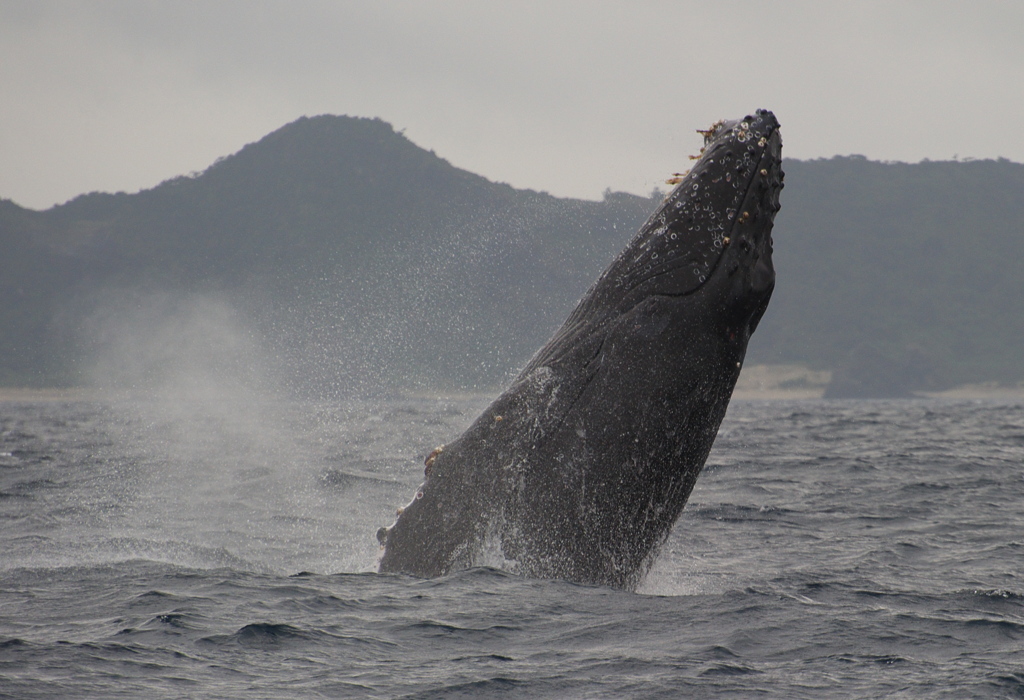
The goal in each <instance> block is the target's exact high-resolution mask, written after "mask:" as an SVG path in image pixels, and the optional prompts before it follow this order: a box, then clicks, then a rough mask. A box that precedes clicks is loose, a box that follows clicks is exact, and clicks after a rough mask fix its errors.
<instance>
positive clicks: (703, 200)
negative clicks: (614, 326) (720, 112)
mask: <svg viewBox="0 0 1024 700" xmlns="http://www.w3.org/2000/svg"><path fill="white" fill-rule="evenodd" d="M701 133H703V134H704V138H705V145H704V148H703V149H702V150H701V155H700V156H699V158H698V160H697V162H696V163H695V164H694V166H693V168H691V170H690V171H689V172H688V173H687V174H686V175H685V176H684V177H681V178H677V179H675V180H673V181H672V182H676V183H677V184H676V186H675V188H674V189H673V190H672V191H671V192H670V193H669V195H668V196H667V197H666V198H665V200H664V202H663V203H662V204H661V206H660V207H659V208H658V210H657V211H655V213H654V214H653V215H651V217H650V219H648V221H647V223H646V224H644V226H643V227H642V228H641V229H640V231H639V232H638V233H637V235H636V236H635V237H634V238H633V240H632V241H630V243H629V245H628V246H627V247H626V249H625V250H624V251H623V252H622V254H621V255H620V256H619V257H618V258H617V259H616V260H615V262H613V263H612V265H611V267H609V268H608V270H607V271H606V272H605V274H604V275H602V278H601V280H599V282H598V284H597V285H595V288H594V289H593V290H592V293H596V294H595V296H596V297H605V298H606V299H608V300H614V304H613V305H614V306H616V307H617V309H616V310H617V311H618V312H619V313H621V312H623V311H625V310H626V309H628V308H631V307H632V306H634V305H635V304H637V303H639V302H640V301H642V300H643V299H644V298H647V297H649V296H652V295H664V296H685V295H689V294H694V293H696V292H698V291H700V290H702V289H704V288H705V287H708V289H707V290H705V291H707V292H708V293H711V294H717V295H719V296H721V297H722V304H723V305H725V306H728V307H729V308H730V309H731V310H732V312H733V313H734V314H736V315H743V316H749V320H748V325H749V331H750V332H753V330H754V328H755V327H756V326H757V322H758V321H759V320H760V318H761V314H763V313H764V309H765V307H766V306H767V304H768V299H769V298H770V296H771V293H772V290H773V288H774V286H775V269H774V267H773V265H772V236H771V232H772V227H773V224H774V218H775V213H776V212H777V211H778V210H779V193H780V191H781V190H782V187H783V176H784V173H783V172H782V137H781V135H780V133H779V123H778V121H777V120H776V119H775V115H774V114H772V113H771V112H769V111H767V110H758V111H757V112H756V113H755V114H753V115H748V116H746V117H744V118H743V119H737V120H735V121H728V122H726V121H722V122H718V123H716V124H714V125H712V126H711V128H709V129H707V130H705V131H701ZM601 287H603V289H601ZM595 301H599V299H595ZM609 310H610V309H609Z"/></svg>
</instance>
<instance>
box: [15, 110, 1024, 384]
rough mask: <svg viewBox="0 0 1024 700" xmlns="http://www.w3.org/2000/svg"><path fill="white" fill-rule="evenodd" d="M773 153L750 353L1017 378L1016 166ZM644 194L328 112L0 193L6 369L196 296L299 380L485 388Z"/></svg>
mask: <svg viewBox="0 0 1024 700" xmlns="http://www.w3.org/2000/svg"><path fill="white" fill-rule="evenodd" d="M784 167H785V170H786V173H787V175H786V189H785V191H784V192H783V196H782V204H783V207H782V211H781V212H780V214H779V216H778V219H777V221H776V232H775V242H776V245H775V249H776V253H775V256H776V257H775V260H776V267H777V270H778V285H777V287H776V291H775V296H774V298H773V301H772V304H771V306H770V307H769V310H768V313H767V314H766V316H765V319H764V320H763V322H762V323H761V325H760V327H759V329H758V332H757V334H756V335H755V337H754V339H753V341H752V343H751V348H750V356H749V361H752V362H769V363H803V364H807V365H810V366H812V367H815V368H821V369H834V370H837V374H836V376H837V380H838V381H839V383H840V384H842V383H843V382H846V389H843V387H842V386H839V387H838V390H840V393H843V392H844V391H845V392H846V393H849V394H856V393H861V394H868V395H878V394H885V393H894V392H895V393H899V392H900V391H907V390H911V389H920V388H938V387H941V386H945V385H949V384H953V383H959V382H967V381H985V380H999V381H1004V382H1016V381H1020V380H1021V379H1024V368H1022V366H1021V361H1020V358H1021V356H1022V351H1024V336H1022V333H1024V331H1022V328H1024V322H1022V321H1024V272H1022V270H1021V266H1020V264H1019V260H1021V259H1022V254H1024V197H1022V194H1024V165H1020V164H1016V163H1010V162H1007V161H974V162H941V163H929V162H924V163H919V164H914V165H910V164H903V163H877V162H871V161H868V160H865V159H863V158H860V157H848V158H833V159H830V160H816V161H792V160H788V161H786V163H785V164H784ZM656 204H657V202H656V201H655V200H653V199H649V198H644V197H635V196H632V195H627V194H615V193H608V194H606V196H605V198H604V200H603V201H601V202H590V201H582V200H567V199H559V198H556V197H552V196H550V195H547V194H545V193H538V192H533V191H530V190H517V189H514V188H512V187H510V186H508V185H504V184H498V183H493V182H490V181H488V180H486V179H485V178H482V177H480V176H477V175H474V174H472V173H469V172H466V171H464V170H460V169H458V168H456V167H454V166H452V165H451V164H449V163H448V162H446V161H444V160H443V159H441V158H439V157H437V156H436V155H435V154H433V153H432V152H429V151H426V150H424V149H422V148H420V147H418V146H416V145H415V144H413V143H411V142H410V141H409V140H408V139H406V138H405V137H404V136H403V135H401V134H400V133H396V132H395V131H394V130H393V129H392V128H391V126H390V125H388V124H386V123H385V122H382V121H380V120H376V119H356V118H350V117H333V116H321V117H315V118H303V119H300V120H298V121H296V122H293V123H291V124H288V125H286V126H284V127H282V128H281V129H279V130H277V131H275V132H273V133H271V134H269V135H268V136H266V137H264V138H263V139H261V140H260V141H258V142H256V143H253V144H250V145H248V146H246V147H245V148H243V149H242V150H241V151H239V152H238V153H236V154H234V155H231V156H228V157H226V158H223V159H221V160H219V161H218V162H217V163H215V164H213V165H212V166H211V167H210V168H208V169H207V170H206V171H205V172H203V173H201V174H197V175H195V176H189V177H179V178H175V179H173V180H169V181H167V182H165V183H162V184H161V185H159V186H157V187H155V188H153V189H151V190H146V191H143V192H140V193H137V194H130V195H129V194H123V193H121V194H101V193H93V194H88V195H83V196H81V197H78V198H76V199H74V200H72V201H70V202H68V203H67V204H64V205H61V206H58V207H54V208H52V209H49V210H46V211H42V212H36V211H30V210H26V209H23V208H21V207H18V206H17V205H16V204H14V203H12V202H8V201H0V385H2V384H6V385H13V384H20V385H25V384H34V385H45V384H67V383H74V382H78V381H83V380H85V379H86V378H87V377H88V374H89V371H90V368H91V367H92V366H93V365H94V364H95V361H96V357H97V356H98V355H100V354H102V353H103V352H104V350H105V349H108V348H109V347H110V346H111V345H115V344H117V343H118V342H122V345H127V346H139V345H142V344H144V343H145V339H146V338H147V337H156V336H157V335H159V334H154V333H145V332H142V333H139V332H138V328H140V327H141V328H145V327H146V326H145V324H146V323H159V322H160V319H161V318H162V319H163V320H165V321H167V320H173V317H174V314H175V313H177V311H176V310H178V311H180V309H181V308H182V305H183V303H184V302H182V300H183V299H186V298H190V297H191V298H195V297H196V296H205V297H208V298H216V299H218V300H219V302H218V303H221V304H223V305H226V306H228V307H230V308H231V309H233V310H235V311H236V312H237V316H238V318H239V319H241V320H240V321H239V323H240V324H241V326H242V327H244V328H245V329H246V332H247V333H249V334H251V335H252V336H253V337H254V338H255V339H256V341H257V343H258V344H259V345H260V346H261V347H263V348H264V349H265V350H266V354H267V355H268V356H270V357H272V358H274V361H275V362H276V363H277V364H278V365H279V367H280V368H281V370H282V372H283V373H284V375H286V376H287V379H288V381H290V382H293V383H295V384H305V385H306V388H307V389H309V388H310V387H313V390H314V391H315V390H316V388H315V387H321V388H322V387H333V388H339V389H344V388H346V387H352V386H391V387H398V386H405V387H408V386H417V387H423V388H428V387H434V388H436V387H459V386H462V387H471V386H493V385H495V384H497V383H499V382H501V381H502V380H503V379H505V378H507V376H508V374H509V372H511V371H513V370H514V368H515V367H517V366H519V365H521V364H522V363H524V362H525V361H526V360H527V359H528V358H529V356H530V354H532V352H533V351H534V350H535V349H536V348H537V347H538V346H539V345H540V344H541V343H542V342H543V341H544V340H545V339H546V338H547V336H548V335H549V334H550V333H551V332H552V330H553V329H554V328H555V327H556V326H557V325H558V324H559V323H560V322H561V321H562V319H564V317H565V316H566V315H567V314H568V312H569V311H570V310H571V308H572V305H573V303H574V302H575V300H576V299H578V298H579V296H580V295H581V294H582V293H583V291H584V290H585V289H586V287H587V286H588V285H589V284H590V282H591V281H592V280H593V279H594V278H595V277H596V276H597V274H598V273H599V272H600V270H601V269H602V268H603V267H604V266H605V265H606V264H607V263H608V262H609V261H610V260H611V258H612V256H613V255H614V254H615V253H616V252H617V251H618V250H619V249H620V248H621V247H622V246H623V245H624V244H625V242H626V241H627V240H628V239H629V237H630V236H631V235H632V233H633V232H634V231H635V229H636V228H637V227H638V226H639V224H640V223H641V222H642V221H643V220H644V218H645V217H646V216H647V215H648V214H649V212H650V211H651V210H652V209H653V208H654V206H656ZM153 299H161V300H162V301H160V302H159V303H154V302H153ZM176 300H177V301H176ZM193 308H195V307H193ZM154 317H160V318H156V319H154ZM129 321H131V322H133V323H135V326H136V327H135V330H134V331H133V330H132V326H131V323H129ZM171 327H174V326H173V325H172V326H171ZM133 332H134V333H136V335H133ZM180 333H182V334H184V333H185V330H182V331H180ZM160 337H163V336H160ZM125 338H128V339H129V340H128V341H125V340H124V339H125ZM119 339H121V340H120V341H119ZM210 342H214V341H212V340H211V341H210ZM332 390H333V389H332Z"/></svg>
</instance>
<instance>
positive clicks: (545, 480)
mask: <svg viewBox="0 0 1024 700" xmlns="http://www.w3.org/2000/svg"><path fill="white" fill-rule="evenodd" d="M704 133H705V140H706V144H705V147H704V149H703V150H702V152H701V153H702V155H701V157H700V158H699V160H698V161H697V162H696V164H695V165H694V167H693V168H692V170H691V171H690V172H689V174H687V175H686V177H685V178H683V179H682V181H681V182H679V184H678V185H677V186H676V187H675V188H674V189H673V191H672V192H671V193H670V194H669V196H668V197H667V198H666V199H665V201H664V203H663V204H662V205H661V207H660V208H659V209H658V210H657V211H656V212H655V213H654V214H653V215H652V216H651V217H650V219H648V221H647V222H646V223H645V224H644V225H643V226H642V227H641V229H640V231H639V232H638V233H637V234H636V236H634V238H633V239H632V240H631V241H630V243H629V244H628V245H627V247H626V248H625V250H623V251H622V253H621V254H620V255H619V256H618V257H617V258H616V259H615V260H614V261H613V262H612V264H611V265H610V266H609V267H608V268H607V270H605V272H604V273H603V274H602V275H601V277H600V278H599V279H598V280H597V282H595V283H594V285H593V286H592V287H591V288H590V290H589V291H588V292H587V294H586V295H585V296H584V297H583V299H582V300H581V301H580V302H579V304H578V305H577V307H576V309H575V310H574V311H573V313H572V314H571V315H570V316H569V318H568V319H567V320H566V322H565V324H564V325H563V326H562V327H561V329H560V330H559V331H558V332H557V333H556V334H555V335H554V337H553V338H552V339H551V340H550V341H549V342H548V343H547V344H546V345H545V346H544V347H543V348H541V349H540V351H538V353H537V354H536V355H535V356H534V358H533V359H532V360H531V361H530V363H529V364H528V365H527V366H526V368H525V369H524V370H523V371H522V372H521V373H520V374H519V376H518V377H517V378H516V380H515V381H514V382H513V383H512V385H511V386H510V387H509V388H508V390H507V391H505V392H504V393H503V394H502V395H501V396H499V397H498V398H497V399H496V400H495V401H494V403H492V404H491V405H490V406H489V407H488V408H487V409H486V410H485V411H484V412H483V414H482V415H481V416H480V417H479V418H477V420H476V421H475V422H474V423H473V424H472V425H471V426H470V427H469V429H468V430H466V432H465V433H463V434H462V435H461V436H460V437H459V438H458V439H456V440H455V441H454V442H452V443H450V444H448V445H447V446H445V447H444V448H443V450H442V451H441V452H439V453H437V454H436V455H435V456H433V457H432V458H431V459H430V460H428V463H429V465H428V468H427V477H426V481H425V482H424V483H423V484H422V485H421V486H420V488H419V489H418V491H417V493H416V496H415V498H414V499H413V500H412V502H411V503H410V504H409V505H408V506H407V507H405V508H404V509H402V510H400V511H399V513H400V514H399V517H398V519H397V521H396V522H395V523H394V525H392V526H391V527H390V528H381V530H380V531H379V532H378V538H379V539H380V540H381V542H382V544H384V552H383V555H382V557H381V560H380V571H381V572H393V573H406V574H412V575H415V576H421V577H434V576H439V575H443V574H446V573H448V572H451V571H453V570H457V569H461V568H465V567H469V566H474V565H481V564H497V565H500V566H502V567H504V568H507V569H510V570H512V571H515V572H516V573H519V574H522V575H526V576H533V577H542V578H559V579H565V580H569V581H575V582H580V583H588V584H602V585H608V586H614V587H617V588H625V589H632V588H635V587H636V585H637V584H638V583H639V582H640V580H641V579H642V578H643V576H644V574H645V573H646V572H647V570H648V569H649V567H650V564H651V563H652V562H653V560H654V556H655V555H656V553H657V550H658V548H659V546H660V545H661V544H662V543H663V542H664V540H665V538H666V537H667V536H668V533H669V531H670V530H671V528H672V525H673V523H674V522H675V521H676V519H677V518H678V517H679V514H680V512H681V511H682V509H683V506H684V505H685V504H686V500H687V498H688V497H689V495H690V491H691V490H692V489H693V486H694V483H695V482H696V480H697V476H698V475H699V474H700V471H701V469H702V468H703V466H704V462H705V460H706V459H707V456H708V453H709V451H710V450H711V445H712V443H713V442H714V439H715V436H716V434H717V432H718V427H719V425H720V424H721V422H722V418H723V417H724V415H725V411H726V408H727V407H728V404H729V399H730V397H731V396H732V391H733V387H734V386H735V384H736V380H737V378H738V377H739V373H740V368H741V365H742V362H743V357H744V354H745V352H746V348H747V341H748V340H749V338H750V335H751V333H753V332H754V329H755V328H756V327H757V324H758V322H759V321H760V319H761V316H762V314H763V313H764V311H765V308H766V307H767V305H768V300H769V299H770V297H771V293H772V290H773V288H774V286H775V271H774V268H773V266H772V260H771V255H772V238H771V231H772V226H773V220H774V217H775V213H776V212H777V211H778V210H779V193H780V191H781V189H782V187H783V182H782V180H783V172H782V167H781V165H782V139H781V136H780V134H779V124H778V122H777V121H776V119H775V116H774V115H773V114H772V113H771V112H768V111H766V110H759V111H758V112H757V113H756V114H753V115H749V116H747V117H745V118H744V119H741V120H737V121H735V122H720V123H719V124H716V125H715V126H714V127H712V129H710V130H709V131H708V132H704Z"/></svg>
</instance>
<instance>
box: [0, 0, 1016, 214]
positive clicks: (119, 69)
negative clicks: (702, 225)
mask: <svg viewBox="0 0 1024 700" xmlns="http://www.w3.org/2000/svg"><path fill="white" fill-rule="evenodd" d="M1022 28H1024V2H1021V1H1020V0H970V1H969V2H968V1H964V2H944V1H942V0H905V1H902V2H901V1H900V0H884V1H880V2H874V1H859V0H854V1H852V2H850V1H847V2H838V1H833V0H814V1H808V2H797V1H793V2H771V1H768V0H763V1H761V2H754V1H748V2H739V1H735V2H722V1H717V0H716V1H713V2H709V1H708V0H701V1H700V2H690V1H687V0H674V1H668V0H666V1H658V0H625V1H623V2H599V1H591V2H586V1H584V0H565V1H559V0H542V1H540V2H534V1H533V0H515V2H505V3H498V2H488V1H486V0H432V1H427V0H422V1H420V2H411V1H405V0H366V1H365V2H341V1H332V2H313V1H308V2H304V1H302V0H288V1H286V2H284V1H283V2H269V1H257V0H250V1H246V2H229V1H225V2H216V1H214V0H208V1H204V2H147V1H143V0H130V1H126V2H114V1H110V2H104V1H101V0H91V1H89V2H53V1H49V0H25V1H13V0H0V91H2V93H0V94H2V99H0V197H2V198H7V199H13V200H14V201H16V202H18V203H19V204H22V205H24V206H29V207H33V208H46V207H49V206H51V205H52V204H54V203H59V202H63V201H65V200H67V199H70V198H72V197H74V196H76V195H78V194H81V193H84V192H90V191H95V190H100V191H119V190H124V191H128V192H134V191H137V190H139V189H140V188H148V187H152V186H154V185H156V184H158V183H159V182H161V181H162V180H165V179H167V178H170V177H173V176H175V175H180V174H184V173H188V172H191V171H196V170H203V169H205V168H206V167H207V166H208V165H210V164H211V163H212V162H213V161H214V160H215V159H216V158H218V157H220V156H224V155H228V154H230V153H234V152H235V151H237V150H238V149H239V148H241V147H242V146H243V145H245V144H246V143H250V142H252V141H256V140H258V139H259V138H261V137H262V136H264V135H265V134H267V133H268V132H270V131H273V130H274V129H276V128H278V127H280V126H282V125H283V124H285V123H287V122H290V121H292V120H294V119H296V118H298V117H300V116H302V115H315V114H323V113H331V114H351V115H358V116H371V117H374V116H379V117H381V118H383V119H385V120H386V121H389V122H391V123H392V124H393V125H394V126H395V128H397V129H405V133H406V135H407V136H408V137H409V138H411V139H412V140H413V141H414V142H415V143H417V144H419V145H420V146H423V147H424V148H428V149H434V150H435V151H436V152H437V153H438V154H439V155H441V156H442V157H444V158H446V159H447V160H449V161H450V162H451V163H452V164H454V165H456V166H459V167H462V168H466V169H468V170H471V171H473V172H476V173H479V174H481V175H484V176H486V177H488V178H490V179H492V180H497V181H502V182H508V183H510V184H512V185H515V186H517V187H529V188H532V189H537V190H547V191H549V192H551V193H552V194H556V195H562V196H576V197H586V198H592V199H594V198H599V197H600V195H601V192H602V191H603V190H604V189H605V188H606V187H611V188H612V189H616V190H626V191H630V192H636V193H647V192H649V191H650V190H651V189H652V188H653V187H655V186H657V185H659V184H661V183H662V182H663V181H664V179H665V178H666V177H667V176H669V175H671V173H672V172H674V171H678V170H682V169H685V168H687V167H688V163H689V161H688V160H687V155H689V154H691V153H695V152H696V151H697V150H698V149H699V147H700V143H701V141H700V137H699V135H697V134H696V133H695V132H694V130H695V129H697V128H703V127H706V126H707V125H709V124H710V123H712V122H713V121H715V120H716V119H719V118H723V117H724V118H734V117H738V116H742V115H744V114H746V113H748V112H750V111H752V110H754V109H757V108H759V107H766V108H769V109H772V110H774V111H775V113H776V115H778V117H779V120H780V121H781V122H782V127H783V136H784V139H785V154H786V155H787V156H790V157H796V158H816V157H828V156H832V155H835V154H850V153H859V154H863V155H866V156H868V157H869V158H872V159H880V160H905V161H911V162H916V161H918V160H921V159H922V158H931V159H933V160H948V159H951V158H953V156H954V155H958V156H959V157H960V158H965V157H974V158H992V157H998V156H1002V157H1006V158H1010V159H1011V160H1015V161H1024V130H1022V129H1021V126H1020V125H1019V124H1018V120H1019V118H1020V115H1024V87H1022V86H1024V39H1021V29H1022ZM1015 115H1017V116H1015ZM396 184H397V183H396Z"/></svg>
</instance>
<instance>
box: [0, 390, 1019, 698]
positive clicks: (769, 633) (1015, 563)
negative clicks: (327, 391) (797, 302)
mask: <svg viewBox="0 0 1024 700" xmlns="http://www.w3.org/2000/svg"><path fill="white" fill-rule="evenodd" d="M485 403H486V400H485V399H482V398H466V399H441V398H391V399H381V400H372V401H371V400H361V401H350V402H347V403H344V404H335V405H309V404H299V403H288V402H274V401H257V400H252V399H249V400H245V401H212V400H206V401H189V400H183V399H177V400H156V399H153V400H129V399H118V400H106V401H79V402H57V401H49V402H44V401H38V402H32V401H25V402H11V401H8V402H0V697H5V698H7V697H10V698H54V697H76V698H89V697H96V698H120V697H124V698H137V697H146V698H163V697H168V698H171V697H173V698H178V697H217V698H246V699H247V700H252V699H253V698H292V697H302V698H315V697H325V698H341V697H380V698H393V697H411V698H435V697H437V698H441V697H444V698H450V697H530V698H545V697H549V698H602V697H604V698H629V697H636V698H659V697H665V698H678V697H695V698H696V697H700V698H713V697H729V698H734V697H778V698H845V697H851V698H853V697H856V698H861V697H897V698H967V697H985V698H989V697H1024V406H1022V405H1021V404H1020V403H1014V402H1008V401H1004V402H969V401H959V402H958V401H948V400H946V401H943V400H916V401H878V402H867V401H865V402H860V401H800V402H785V401H756V402H754V401H750V402H733V405H732V406H731V407H730V409H729V414H728V417H727V418H726V421H725V423H724V424H723V425H722V429H721V432H720V434H719V438H718V442H717V443H716V446H715V449H714V451H713V453H712V456H711V458H710V460H709V462H708V465H707V467H706V469H705V472H704V474H703V475H702V476H701V478H700V480H699V481H698V484H697V487H696V489H695V490H694V493H693V495H692V497H691V499H690V503H689V504H688V505H687V507H686V510H685V511H684V514H683V516H682V518H681V519H680V520H679V522H678V523H677V525H676V527H675V529H674V531H673V533H672V535H671V537H670V539H669V540H668V542H667V544H666V545H665V547H664V550H663V552H662V555H661V557H660V559H659V560H658V562H657V564H656V565H655V567H654V569H653V570H652V572H651V573H650V575H649V576H648V578H647V580H646V581H645V583H644V584H643V586H642V587H641V589H640V590H639V591H638V592H637V593H628V592H622V591H617V590H612V589H607V588H601V587H589V586H580V585H574V584H569V583H565V582H560V581H546V580H528V579H523V578H518V577H516V576H513V575H510V574H508V573H505V572H503V571H500V570H496V569H483V568H482V569H474V570H469V571H464V572H460V573H457V574H455V575H452V576H449V577H447V578H442V579H436V580H428V581H424V580H417V579H413V578H408V577H403V576H382V575H378V574H376V573H373V572H374V569H375V561H376V558H377V556H378V549H377V546H376V541H375V538H374V532H375V530H376V529H377V527H379V526H380V525H385V524H388V523H390V522H391V520H392V519H393V517H394V510H395V507H396V506H398V505H401V504H403V503H405V502H407V501H408V499H409V498H410V496H411V494H412V493H413V490H414V489H415V487H416V485H417V484H418V483H419V482H420V480H421V479H422V472H423V466H422V462H423V458H424V457H425V455H426V454H427V453H428V452H430V450H431V449H432V448H433V447H435V446H436V445H438V444H441V443H443V442H446V441H448V440H451V439H452V438H453V437H455V436H456V435H457V434H458V433H459V432H460V431H461V429H462V428H464V427H465V426H466V425H468V424H469V422H470V421H471V420H472V419H473V418H474V417H475V415H476V414H477V412H478V411H479V410H480V409H482V408H483V407H484V405H485Z"/></svg>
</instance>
